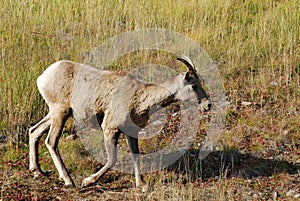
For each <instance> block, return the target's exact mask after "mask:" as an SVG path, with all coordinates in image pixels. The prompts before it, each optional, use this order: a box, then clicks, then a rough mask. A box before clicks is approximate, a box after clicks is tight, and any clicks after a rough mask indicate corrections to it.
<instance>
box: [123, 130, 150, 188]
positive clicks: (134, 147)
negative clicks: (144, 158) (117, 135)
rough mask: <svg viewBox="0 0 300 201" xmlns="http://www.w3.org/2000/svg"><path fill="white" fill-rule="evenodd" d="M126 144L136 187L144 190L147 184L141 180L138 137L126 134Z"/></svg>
mask: <svg viewBox="0 0 300 201" xmlns="http://www.w3.org/2000/svg"><path fill="white" fill-rule="evenodd" d="M126 138H127V142H128V146H129V148H130V152H131V154H132V160H133V166H134V174H135V183H136V187H141V188H142V190H143V191H144V192H145V191H146V190H147V185H146V183H145V182H144V180H143V176H142V175H141V173H140V151H139V146H138V138H137V135H136V137H132V136H129V135H126Z"/></svg>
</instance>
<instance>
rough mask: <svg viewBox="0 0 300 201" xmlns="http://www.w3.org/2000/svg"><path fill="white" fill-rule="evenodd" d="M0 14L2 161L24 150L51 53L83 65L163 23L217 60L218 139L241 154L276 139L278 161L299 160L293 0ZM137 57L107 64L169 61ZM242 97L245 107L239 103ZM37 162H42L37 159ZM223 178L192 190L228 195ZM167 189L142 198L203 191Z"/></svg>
mask: <svg viewBox="0 0 300 201" xmlns="http://www.w3.org/2000/svg"><path fill="white" fill-rule="evenodd" d="M0 16H1V22H0V137H1V136H4V135H5V136H6V137H7V144H9V145H13V146H8V148H3V149H2V148H1V149H2V152H5V151H6V153H7V155H6V156H5V157H4V158H3V159H2V161H7V160H11V161H15V160H17V158H18V156H20V155H22V153H24V152H26V151H27V146H25V145H24V143H25V144H26V143H27V138H28V134H27V133H28V130H27V129H28V127H29V125H31V124H34V123H35V122H37V121H38V120H40V119H41V118H42V117H43V116H44V115H45V113H46V112H47V107H46V106H45V104H44V101H43V100H42V98H41V96H40V95H39V93H38V91H37V87H36V78H37V77H38V76H39V75H40V74H41V73H42V72H43V70H45V69H46V68H47V66H49V65H50V64H51V63H54V62H55V61H57V60H61V59H69V60H73V61H77V62H83V61H84V56H83V55H84V53H86V52H90V51H93V50H94V48H95V47H97V46H99V45H100V44H101V43H102V42H104V41H105V40H107V39H108V38H110V37H112V36H115V35H117V34H119V33H122V32H125V31H130V30H134V29H143V28H163V29H169V30H172V31H177V32H179V33H182V34H183V35H185V36H187V37H190V38H191V39H192V40H194V41H196V42H198V43H199V44H200V45H201V46H202V47H203V48H204V49H205V50H206V51H207V52H208V54H209V55H210V56H211V57H212V58H213V60H215V61H217V62H218V63H219V66H218V67H219V70H220V72H221V75H222V77H223V81H224V85H225V89H226V93H227V95H228V98H229V100H230V101H231V103H232V105H231V106H230V108H229V111H228V114H227V122H226V128H227V130H226V132H225V134H224V135H223V137H222V140H221V141H222V143H223V144H224V145H225V146H228V147H234V149H238V150H241V152H243V153H256V152H257V151H266V152H268V153H269V152H270V151H271V153H273V152H274V153H277V152H280V150H282V149H283V148H282V147H281V146H284V147H288V148H289V150H291V154H287V155H283V156H282V155H280V154H279V155H278V159H280V160H286V161H289V162H291V163H296V162H297V161H298V162H299V155H298V154H299V151H297V149H298V148H297V147H298V146H299V144H300V129H299V127H300V123H299V122H300V118H299V116H300V115H299V112H300V98H299V97H300V37H299V36H300V26H299V24H300V4H299V1H298V0H287V1H280V0H270V1H260V0H247V1H246V0H201V1H197V0H192V1H188V0H165V1H158V0H153V1H145V0H138V1H133V0H128V1H121V0H111V1H92V0H85V1H79V0H78V1H77V0H65V1H62V0H53V1H47V2H46V1H36V0H23V1H17V0H11V1H1V2H0ZM145 55H150V56H149V58H141V57H139V56H136V55H134V54H132V55H126V56H124V58H122V59H121V61H120V64H119V65H116V66H113V68H115V69H116V68H117V69H116V70H126V69H128V68H127V67H124V66H134V65H137V64H145V63H146V64H147V62H148V61H151V62H152V63H153V61H156V62H158V63H164V64H166V65H168V64H169V62H170V61H169V60H168V59H170V57H168V55H164V54H163V53H161V54H154V53H153V54H145ZM157 56H158V58H154V59H153V57H157ZM138 59H140V60H138ZM243 101H247V102H251V103H253V105H252V106H246V107H245V106H243V105H242V104H241V103H242V102H243ZM145 144H147V142H146V143H145ZM195 144H197V143H195ZM68 146H69V147H68ZM68 146H67V145H64V146H63V147H62V148H66V149H73V150H74V149H75V150H77V149H80V147H78V146H79V145H78V144H76V143H75V144H74V143H71V144H69V145H68ZM1 147H2V146H1ZM11 147H12V148H11ZM24 147H25V148H24ZM70 152H71V151H70ZM45 153H46V152H45ZM76 154H77V155H76ZM46 155H47V154H46ZM79 155H80V154H79ZM77 156H78V152H75V153H74V155H70V156H65V157H66V161H67V162H68V163H69V164H70V166H71V169H72V170H74V171H75V170H77V171H80V170H79V169H82V172H81V173H80V175H81V174H82V175H83V174H85V171H86V172H92V170H88V169H85V168H86V167H83V164H82V163H75V164H73V163H72V161H73V160H74V159H75V160H76V157H77ZM262 157H266V155H263V156H262ZM275 157H276V154H275ZM50 161H51V160H50ZM44 164H45V165H46V167H48V166H47V161H46V162H45V163H44ZM49 167H50V168H51V165H50V166H49ZM52 167H53V166H52ZM85 176H86V175H85ZM78 177H79V179H78V180H80V179H82V178H81V176H78ZM0 179H1V178H0ZM220 181H222V180H220ZM225 182H227V184H228V185H224V188H225V190H224V189H223V188H221V187H220V186H218V185H221V184H218V185H217V186H215V187H216V189H212V188H210V187H207V186H201V188H202V187H205V188H206V189H208V191H209V192H210V191H212V192H214V193H216V192H217V194H214V195H211V197H210V199H215V200H220V199H221V200H222V199H223V200H225V199H229V200H233V199H234V198H233V197H230V192H231V189H229V188H230V187H228V186H232V184H231V183H230V182H231V181H229V182H228V181H225ZM236 182H241V181H236ZM155 185H160V184H157V183H156V184H155ZM203 185H206V184H203ZM207 185H208V184H207ZM212 185H213V186H214V184H212ZM174 188H175V189H180V188H182V187H178V186H177V187H176V183H172V182H171V183H170V184H167V186H165V187H164V188H163V189H164V191H163V192H164V193H163V194H162V192H159V191H156V192H153V194H151V196H154V197H151V196H150V198H149V199H150V200H151V199H153V200H155V198H162V199H163V198H170V199H171V198H174V199H176V198H178V199H181V200H183V199H186V200H193V199H194V196H195V195H198V196H204V197H205V196H207V194H203V192H202V191H198V190H197V189H195V188H194V187H193V184H191V183H189V184H188V186H187V188H186V190H187V192H183V191H180V190H179V191H178V194H176V195H173V194H172V193H174V190H170V189H174ZM188 193H189V194H188ZM143 198H144V197H140V198H139V199H143ZM137 200H138V199H137Z"/></svg>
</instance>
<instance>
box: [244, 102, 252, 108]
mask: <svg viewBox="0 0 300 201" xmlns="http://www.w3.org/2000/svg"><path fill="white" fill-rule="evenodd" d="M250 105H252V102H247V101H243V102H242V106H245V107H247V106H250Z"/></svg>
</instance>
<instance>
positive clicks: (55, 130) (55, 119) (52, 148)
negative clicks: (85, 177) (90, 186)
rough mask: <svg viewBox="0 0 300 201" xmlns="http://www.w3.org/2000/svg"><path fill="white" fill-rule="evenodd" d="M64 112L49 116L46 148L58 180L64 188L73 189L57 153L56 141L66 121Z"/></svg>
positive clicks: (71, 181) (72, 184)
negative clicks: (61, 180)
mask: <svg viewBox="0 0 300 201" xmlns="http://www.w3.org/2000/svg"><path fill="white" fill-rule="evenodd" d="M65 114H66V113H65V112H62V113H58V114H51V126H50V131H49V134H48V136H47V138H46V146H47V148H48V150H49V152H50V155H51V157H52V159H53V162H54V165H55V167H56V169H57V170H58V173H59V176H60V178H62V179H63V180H64V182H65V186H66V187H74V186H75V185H74V182H73V180H72V179H71V177H70V176H69V174H68V171H67V169H66V166H65V164H64V163H63V160H62V159H61V156H60V153H59V151H58V147H57V146H58V141H59V137H60V135H61V133H62V129H63V125H64V123H65V121H66V119H67V117H66V115H65Z"/></svg>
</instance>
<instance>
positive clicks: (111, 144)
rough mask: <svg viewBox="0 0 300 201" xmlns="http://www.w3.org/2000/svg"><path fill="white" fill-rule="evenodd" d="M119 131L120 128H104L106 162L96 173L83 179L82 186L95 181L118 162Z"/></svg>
mask: <svg viewBox="0 0 300 201" xmlns="http://www.w3.org/2000/svg"><path fill="white" fill-rule="evenodd" d="M118 137H119V132H118V129H106V130H104V143H105V149H106V153H107V162H106V164H105V165H104V166H103V167H102V168H101V169H100V170H99V171H98V172H96V173H95V174H92V175H90V176H89V177H87V178H85V179H84V180H83V181H82V187H86V186H89V185H90V184H93V183H95V182H96V181H97V180H98V179H99V178H100V177H101V176H102V175H103V174H104V173H105V172H106V171H107V170H109V169H110V168H111V167H113V166H114V165H115V164H116V162H117V142H118Z"/></svg>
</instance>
